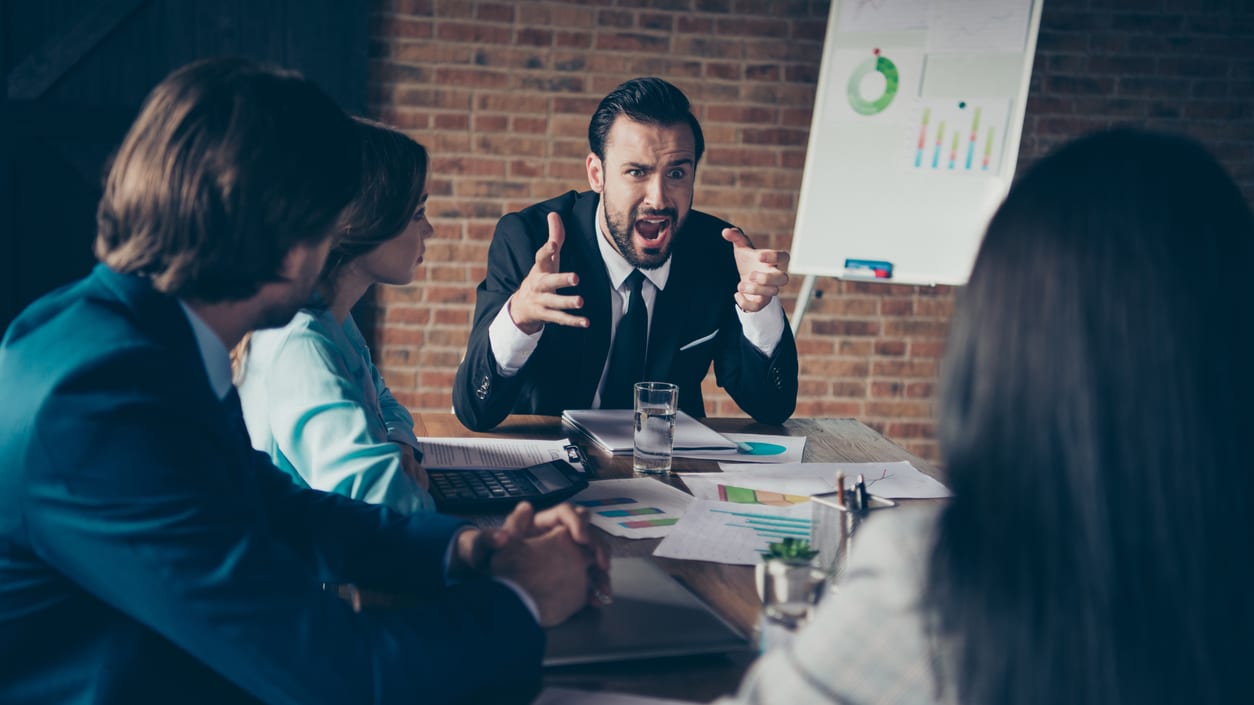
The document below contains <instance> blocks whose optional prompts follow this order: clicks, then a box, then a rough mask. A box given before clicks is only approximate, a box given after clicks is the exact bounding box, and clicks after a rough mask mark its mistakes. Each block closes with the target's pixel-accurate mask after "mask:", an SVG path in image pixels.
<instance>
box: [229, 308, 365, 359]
mask: <svg viewBox="0 0 1254 705" xmlns="http://www.w3.org/2000/svg"><path fill="white" fill-rule="evenodd" d="M338 328H339V326H338V325H337V324H336V322H335V319H334V318H332V317H331V316H330V315H329V314H328V313H326V312H325V311H320V310H317V309H301V310H300V311H298V312H297V313H296V315H295V316H293V317H292V320H291V321H289V322H288V323H287V325H285V326H283V327H282V328H267V329H264V330H258V331H255V332H254V333H253V336H252V340H251V342H250V343H249V352H248V354H249V356H250V357H252V358H253V359H254V360H256V361H258V362H262V364H267V365H269V364H273V363H274V362H275V361H276V359H277V358H278V357H280V356H282V357H283V358H284V361H285V362H289V361H291V360H289V358H300V357H307V356H313V357H315V358H317V359H322V360H326V361H331V360H332V359H334V358H337V357H340V356H342V355H343V351H342V350H341V348H342V347H343V343H342V342H341V341H342V339H343V334H342V333H341V332H339V331H338Z"/></svg>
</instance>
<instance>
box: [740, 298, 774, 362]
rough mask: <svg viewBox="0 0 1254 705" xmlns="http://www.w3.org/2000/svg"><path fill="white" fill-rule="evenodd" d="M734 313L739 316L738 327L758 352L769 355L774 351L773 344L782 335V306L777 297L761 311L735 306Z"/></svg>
mask: <svg viewBox="0 0 1254 705" xmlns="http://www.w3.org/2000/svg"><path fill="white" fill-rule="evenodd" d="M736 315H737V316H738V317H739V318H740V327H741V329H743V330H744V334H745V339H746V340H748V341H749V342H750V343H751V344H753V347H755V348H757V349H758V352H760V353H762V354H763V355H766V356H767V357H770V356H771V355H772V354H773V353H774V352H775V346H776V345H779V341H780V340H781V339H783V337H784V324H785V320H784V307H783V305H782V304H780V302H779V297H778V296H776V297H773V298H772V299H771V302H770V303H768V304H767V305H766V306H764V307H763V308H762V310H761V311H754V312H753V313H750V312H748V311H745V310H744V309H742V308H740V307H739V306H737V307H736Z"/></svg>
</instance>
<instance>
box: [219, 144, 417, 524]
mask: <svg viewBox="0 0 1254 705" xmlns="http://www.w3.org/2000/svg"><path fill="white" fill-rule="evenodd" d="M358 127H359V133H360V135H361V139H362V183H361V191H360V193H359V194H358V196H357V198H356V199H355V200H354V201H353V202H352V203H350V204H349V205H348V207H347V208H346V209H345V211H344V213H343V214H342V215H341V217H340V221H339V228H340V237H338V238H337V240H336V243H335V244H334V245H333V246H332V249H331V252H330V255H329V256H328V257H327V263H326V266H325V268H324V269H323V271H322V276H321V280H320V284H319V288H318V292H317V294H316V295H315V297H314V300H313V301H311V302H310V304H309V305H308V306H306V307H305V308H304V309H302V310H301V311H300V313H298V314H296V317H295V318H293V319H292V321H291V323H289V324H288V325H286V326H285V327H283V328H278V329H271V330H262V331H257V332H255V333H254V334H253V335H252V336H251V340H248V339H246V340H245V342H244V343H242V344H241V347H240V348H239V349H238V353H239V354H237V355H236V360H235V362H236V384H237V386H238V387H239V395H240V401H241V403H242V404H243V407H244V420H245V422H246V423H247V424H248V432H249V435H251V436H252V442H253V446H254V447H256V448H257V449H258V450H261V451H263V452H265V453H268V454H269V455H270V457H271V458H273V459H274V463H275V464H276V465H278V466H279V467H280V468H282V469H284V470H286V471H287V472H289V473H291V475H292V476H293V477H294V478H296V480H297V481H298V482H301V483H304V484H306V485H308V486H310V487H313V488H316V489H320V490H324V491H327V492H338V493H340V494H343V495H347V496H349V497H352V498H354V499H360V500H365V501H367V502H374V503H377V504H383V505H385V506H388V507H391V508H393V509H396V510H399V511H402V512H405V513H413V512H419V511H433V510H434V503H433V502H432V499H431V495H429V494H428V493H427V490H426V487H427V476H426V473H425V472H424V471H423V469H422V465H421V464H420V461H421V459H422V454H421V451H420V450H419V448H418V441H417V440H416V439H415V437H414V431H413V424H414V421H413V417H411V416H410V415H409V412H408V411H406V409H405V408H404V407H403V406H402V405H401V404H399V403H397V401H396V399H395V398H393V396H392V393H391V392H390V391H388V388H387V386H386V385H385V384H384V383H383V378H382V377H381V376H380V375H379V371H378V369H376V368H375V366H374V363H373V362H372V361H371V359H370V351H369V350H368V349H367V347H366V342H365V340H364V339H363V338H362V335H361V332H360V331H359V330H358V329H357V325H356V324H355V323H354V322H353V317H352V314H351V313H350V312H351V310H352V308H353V305H354V304H356V303H357V301H358V300H360V299H361V297H362V296H363V295H365V293H366V291H367V290H368V289H369V288H370V287H371V286H372V285H374V284H376V283H381V284H392V285H404V284H408V283H409V282H410V281H412V280H413V277H414V269H415V267H417V266H418V264H419V263H420V262H422V253H423V244H424V241H425V240H426V239H427V238H428V237H429V236H430V235H431V223H430V222H428V221H427V215H426V200H427V192H426V183H427V152H426V150H425V149H424V148H423V147H422V145H420V144H418V143H417V142H415V141H413V140H411V139H410V138H408V137H406V136H405V135H404V134H402V133H400V132H398V131H396V130H393V129H391V128H388V127H385V126H383V125H380V124H377V123H374V122H370V121H367V120H360V119H359V120H358Z"/></svg>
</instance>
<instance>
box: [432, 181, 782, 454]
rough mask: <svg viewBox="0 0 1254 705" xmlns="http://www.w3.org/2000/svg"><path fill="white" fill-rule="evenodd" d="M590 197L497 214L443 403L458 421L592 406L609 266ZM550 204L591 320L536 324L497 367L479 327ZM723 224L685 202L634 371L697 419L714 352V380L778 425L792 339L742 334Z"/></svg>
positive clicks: (504, 295)
mask: <svg viewBox="0 0 1254 705" xmlns="http://www.w3.org/2000/svg"><path fill="white" fill-rule="evenodd" d="M598 202H599V196H598V195H597V194H595V193H593V192H590V191H589V192H584V193H576V192H574V191H571V192H569V193H566V194H565V195H562V196H559V197H557V198H554V199H552V200H549V201H545V202H543V203H539V204H536V205H534V206H531V207H530V208H527V209H525V210H523V211H520V212H518V213H511V214H509V215H507V216H505V217H503V218H501V220H500V222H499V223H497V226H496V233H495V235H494V236H493V238H492V244H491V246H490V248H489V249H488V273H487V277H486V278H485V279H484V280H483V282H482V283H481V284H479V287H478V289H477V290H476V303H475V320H474V328H473V329H472V331H471V333H470V340H469V343H468V345H467V348H466V357H465V358H464V359H463V360H462V363H461V365H460V367H458V370H457V380H456V382H455V384H454V386H453V408H454V410H455V411H456V413H457V418H458V419H460V420H461V422H462V423H463V424H465V426H466V427H467V428H469V429H472V430H476V431H482V430H487V429H489V428H492V427H493V426H496V425H497V424H499V423H500V422H501V421H502V420H503V419H504V418H505V417H506V416H507V415H509V414H510V413H519V414H549V415H557V414H561V413H562V411H563V410H565V409H586V408H589V407H590V406H591V405H592V398H593V396H594V395H595V394H596V391H597V384H598V383H599V382H600V379H601V372H602V370H603V369H604V367H605V360H606V357H607V355H608V354H609V344H610V320H611V318H610V315H611V314H610V306H611V295H610V282H609V275H608V274H607V273H606V269H605V262H604V261H603V259H602V257H601V252H600V250H599V249H598V247H597V242H596V238H597V231H596V226H595V217H596V211H597V203H598ZM549 212H557V213H558V214H559V215H561V217H562V222H563V223H564V224H565V227H566V243H565V244H564V245H563V247H562V252H561V271H563V272H576V273H577V274H578V275H579V285H578V286H576V287H574V288H573V290H569V291H571V292H572V293H578V294H579V295H581V296H583V299H584V307H583V309H582V311H581V312H580V313H581V315H584V316H586V317H587V318H588V321H589V323H590V325H589V327H588V328H586V329H584V328H573V327H567V326H560V325H554V324H547V325H545V327H544V332H543V334H542V335H541V337H540V343H539V345H538V347H537V348H536V350H535V352H534V353H533V354H532V355H531V357H530V359H528V361H527V364H526V365H525V366H524V367H523V369H522V370H521V371H519V373H518V374H517V375H515V376H513V377H504V376H502V375H501V374H500V372H499V370H498V369H497V365H496V358H495V356H494V355H493V353H492V349H491V343H490V341H489V339H488V327H489V326H490V325H491V324H492V320H493V319H494V318H495V317H496V315H497V312H499V311H500V310H501V307H502V306H504V305H505V302H506V301H507V300H508V299H509V297H510V296H511V295H513V293H514V292H515V291H516V290H517V289H518V286H519V285H520V284H521V283H522V280H523V279H524V278H526V276H527V272H528V271H530V270H531V267H532V265H533V264H534V263H535V253H536V251H537V250H539V249H540V247H541V246H542V245H543V244H544V243H545V241H546V240H547V239H548V225H547V223H546V217H547V215H548V213H549ZM726 227H730V225H729V224H728V223H726V222H724V221H722V220H719V219H717V218H714V217H713V216H710V215H707V214H705V213H701V212H699V211H691V212H689V214H688V218H687V220H686V221H685V222H684V227H683V229H682V230H680V231H679V232H678V233H676V235H675V240H674V247H673V248H672V250H671V258H672V264H671V271H670V277H669V279H668V280H667V284H666V288H665V289H664V290H662V291H660V292H658V296H657V299H656V300H655V302H654V306H653V320H652V324H651V326H650V331H649V352H648V357H647V361H646V363H645V378H646V379H648V380H650V381H657V382H673V383H675V384H677V385H679V407H680V408H681V409H683V410H684V411H686V412H688V413H689V414H691V415H692V416H696V417H703V416H705V401H704V399H703V398H702V395H701V380H702V379H704V378H705V375H706V373H707V372H708V371H709V369H710V363H711V362H713V363H714V374H715V376H716V379H717V380H718V383H719V385H720V386H722V387H724V388H725V389H727V391H728V393H729V394H731V397H732V398H733V399H735V400H736V403H737V404H739V405H740V408H742V409H744V410H745V412H747V413H748V414H749V415H750V416H752V417H753V418H755V419H757V420H758V421H762V422H765V423H779V422H782V421H784V420H785V419H787V418H788V416H789V415H790V414H792V411H793V408H794V407H795V406H796V403H797V347H796V344H795V343H794V341H793V337H792V332H791V331H790V330H789V329H788V327H787V326H784V335H783V338H782V339H781V340H780V342H779V345H777V346H776V347H775V350H774V352H773V354H772V355H771V356H770V357H767V356H765V355H763V354H762V353H761V352H759V351H758V350H757V349H756V348H754V347H753V345H752V344H751V343H750V342H749V341H748V340H747V339H745V337H744V335H743V333H742V330H741V326H740V320H739V318H737V316H736V307H735V300H734V298H733V294H734V293H735V291H736V286H737V284H738V283H739V281H740V275H739V273H738V272H737V270H736V262H735V258H734V255H733V254H732V246H731V244H730V243H728V242H727V241H725V240H723V237H722V231H723V228H726ZM563 293H567V292H566V291H564V292H563Z"/></svg>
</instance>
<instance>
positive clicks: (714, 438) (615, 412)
mask: <svg viewBox="0 0 1254 705" xmlns="http://www.w3.org/2000/svg"><path fill="white" fill-rule="evenodd" d="M562 421H563V422H565V423H567V424H569V425H570V426H571V427H573V428H574V429H575V430H577V431H579V432H580V433H582V434H584V435H585V436H587V437H588V438H590V439H592V442H593V443H596V444H597V445H598V446H600V447H601V449H602V450H604V451H606V452H607V453H612V454H614V455H624V454H627V453H630V452H631V448H632V440H633V438H634V436H635V423H636V420H635V412H634V411H632V410H631V409H567V410H566V411H563V412H562ZM674 448H675V453H676V454H678V453H680V452H682V451H698V450H699V451H707V452H715V451H722V452H725V453H731V454H734V453H735V452H736V444H735V443H734V442H732V441H730V440H728V439H727V438H726V437H724V436H723V435H722V434H720V433H718V432H717V431H715V430H713V429H711V428H710V427H709V426H706V425H705V424H703V423H701V422H700V421H697V420H696V419H694V418H692V417H691V416H689V415H688V414H685V413H684V412H682V411H680V412H677V413H676V414H675V444H674Z"/></svg>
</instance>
